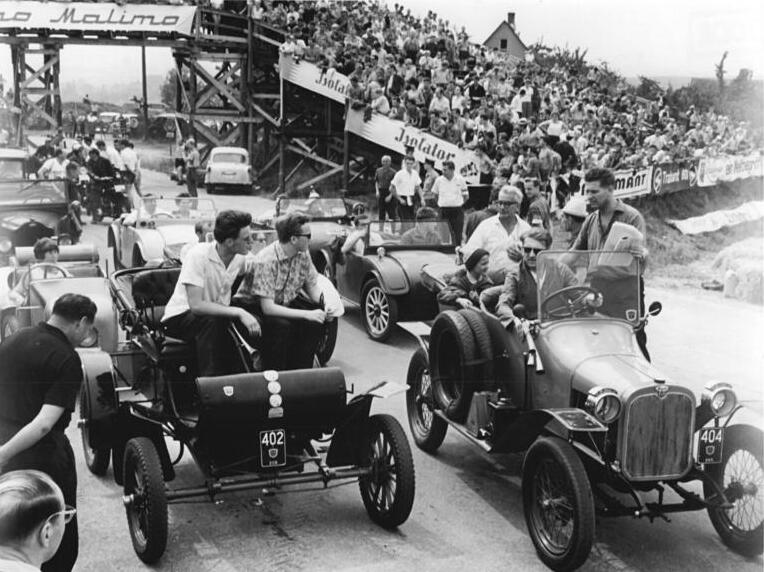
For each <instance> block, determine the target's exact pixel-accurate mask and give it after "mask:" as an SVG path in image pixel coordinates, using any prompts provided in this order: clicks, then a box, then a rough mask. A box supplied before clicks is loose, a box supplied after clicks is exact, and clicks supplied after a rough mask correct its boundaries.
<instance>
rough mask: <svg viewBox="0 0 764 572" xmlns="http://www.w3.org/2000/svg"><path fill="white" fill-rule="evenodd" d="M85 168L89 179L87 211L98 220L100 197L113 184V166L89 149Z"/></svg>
mask: <svg viewBox="0 0 764 572" xmlns="http://www.w3.org/2000/svg"><path fill="white" fill-rule="evenodd" d="M85 168H86V169H87V172H88V176H89V177H90V185H89V189H88V211H89V213H90V215H91V216H93V217H96V218H98V217H100V216H101V214H102V206H103V205H102V200H101V199H102V195H103V193H104V192H105V191H106V190H107V189H108V188H110V187H111V186H112V185H113V184H114V183H113V181H114V166H113V165H112V164H111V162H110V161H109V160H108V159H106V158H104V157H102V156H101V154H100V153H99V152H98V149H91V150H90V151H89V153H88V161H87V163H85Z"/></svg>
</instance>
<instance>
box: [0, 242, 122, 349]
mask: <svg viewBox="0 0 764 572" xmlns="http://www.w3.org/2000/svg"><path fill="white" fill-rule="evenodd" d="M15 260H16V266H14V267H13V268H10V269H9V270H8V271H7V273H6V274H5V280H4V281H3V282H2V283H1V284H0V339H5V338H6V337H8V336H10V335H12V334H13V333H14V332H16V331H17V330H18V329H19V328H23V327H26V326H32V325H35V324H37V323H38V322H42V321H45V320H47V319H48V318H49V317H50V314H51V311H52V310H53V304H54V303H55V301H56V300H57V299H58V298H59V296H61V295H62V294H66V293H70V292H74V293H78V294H85V295H86V296H88V297H90V299H92V300H93V301H94V302H95V304H96V306H97V308H98V312H97V314H96V320H95V327H94V330H93V336H89V337H88V338H87V339H86V340H85V341H84V342H83V343H82V345H83V347H95V346H98V345H101V347H103V348H104V349H105V350H107V351H113V350H114V349H116V338H117V320H116V317H115V315H114V309H113V307H112V302H111V294H110V292H109V283H108V280H107V279H106V277H105V274H104V272H103V269H102V268H101V266H100V265H99V260H98V250H97V249H96V248H95V246H93V245H90V244H77V245H67V246H59V257H58V262H56V263H52V262H35V258H34V253H33V252H32V247H22V248H17V249H16V256H15ZM19 284H20V286H21V287H20V288H19V290H20V295H21V297H22V298H23V300H21V299H18V297H14V296H11V295H10V292H11V291H12V290H13V289H14V288H16V286H17V285H19Z"/></svg>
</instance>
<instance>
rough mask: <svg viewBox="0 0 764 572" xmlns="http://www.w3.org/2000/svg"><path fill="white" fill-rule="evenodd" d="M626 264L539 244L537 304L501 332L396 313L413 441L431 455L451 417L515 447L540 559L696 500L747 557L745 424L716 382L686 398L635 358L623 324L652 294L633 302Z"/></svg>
mask: <svg viewBox="0 0 764 572" xmlns="http://www.w3.org/2000/svg"><path fill="white" fill-rule="evenodd" d="M639 275H640V268H639V262H638V260H636V259H634V258H632V255H631V254H629V253H627V252H617V253H616V252H612V253H605V252H543V253H541V254H540V255H539V256H538V259H537V278H536V280H537V284H538V297H537V300H536V303H537V306H536V307H537V308H538V311H537V315H535V316H525V317H522V316H523V315H524V313H525V309H524V308H522V307H520V306H516V307H515V318H514V320H513V321H509V324H508V327H507V328H505V324H506V322H505V323H504V324H503V323H502V322H500V321H499V320H498V319H496V318H495V317H494V316H492V315H490V314H488V313H486V312H485V311H479V310H477V309H475V310H472V309H467V310H458V311H455V310H447V311H444V312H443V313H441V314H440V315H439V316H438V317H437V318H436V319H435V321H434V322H433V324H432V327H431V328H430V326H429V325H427V324H424V323H409V324H401V326H402V327H404V328H405V329H407V330H408V331H409V332H411V333H412V334H414V335H415V336H416V337H417V339H418V340H419V342H420V345H421V347H420V348H419V349H418V350H417V351H416V353H415V354H414V356H413V357H412V360H411V363H410V366H409V372H408V383H409V386H410V390H409V392H408V394H407V409H408V417H409V423H410V426H411V432H412V434H413V436H414V440H415V441H416V443H417V445H418V446H419V447H420V448H422V449H423V450H425V451H427V452H435V451H436V450H437V449H438V448H439V447H440V445H441V444H442V442H443V439H444V437H445V435H446V431H447V429H448V427H449V426H450V427H453V428H455V429H456V430H457V431H458V432H459V433H461V434H462V435H464V436H466V437H467V438H468V439H469V440H470V441H471V442H472V443H474V444H475V445H477V446H479V447H480V448H482V449H483V450H485V451H487V452H489V453H516V452H523V451H524V452H525V458H524V462H523V469H522V495H523V506H524V511H525V518H526V522H527V525H528V530H529V532H530V536H531V539H532V541H533V543H534V545H535V547H536V550H537V552H538V554H539V556H540V558H541V559H542V561H543V562H544V563H546V564H547V565H548V566H550V567H551V568H554V569H559V570H567V569H573V568H576V567H578V566H580V565H581V564H582V563H583V562H584V561H585V560H586V558H587V556H588V554H589V551H590V549H591V546H592V542H593V539H594V525H595V514H598V515H602V516H621V515H624V516H633V517H647V518H648V519H650V520H651V521H652V520H653V519H655V518H666V515H667V514H669V513H672V512H679V511H690V510H703V509H706V510H707V511H708V514H709V516H710V519H711V522H712V524H713V526H714V528H715V529H716V530H717V532H718V534H719V535H720V537H721V539H722V541H723V542H724V543H725V544H727V545H728V546H729V547H730V548H732V549H733V550H735V551H737V552H739V553H741V554H744V555H756V554H761V553H762V545H763V543H764V533H763V532H762V522H763V521H764V489H763V487H764V467H763V466H762V447H763V446H764V444H763V441H762V432H761V429H760V423H759V421H758V420H756V421H753V423H751V424H749V423H748V422H747V421H749V420H748V419H745V418H744V415H745V416H747V415H748V414H747V413H741V412H740V410H741V405H740V404H739V403H738V401H737V398H736V394H735V392H734V390H733V388H732V387H731V386H730V385H729V384H728V383H724V382H710V383H709V384H707V385H706V387H705V389H704V391H703V393H702V395H701V397H700V399H699V400H698V399H697V398H696V395H695V394H694V393H693V391H692V390H691V389H688V388H687V387H684V386H682V385H680V384H678V383H676V382H673V381H672V380H670V379H668V378H667V377H666V376H665V375H663V374H662V373H661V372H660V371H658V369H657V368H655V367H654V366H653V365H652V364H651V363H650V362H648V361H647V360H646V359H645V357H644V356H643V355H642V352H641V351H640V348H639V346H638V344H637V341H636V337H635V328H639V327H642V326H643V325H644V322H645V321H646V319H647V316H648V315H656V314H657V313H658V312H659V311H660V305H659V304H658V303H653V304H652V305H651V307H650V309H649V310H648V311H647V312H646V313H645V312H644V309H643V308H642V307H641V304H640V299H641V297H640V283H639ZM563 277H564V278H565V280H562V278H563ZM564 284H567V286H564ZM530 318H533V319H530ZM733 420H734V421H733ZM691 481H700V482H701V483H702V488H703V496H702V497H701V496H700V495H698V494H696V493H694V492H693V491H691V490H689V489H688V488H687V487H686V483H689V482H691ZM669 490H670V491H672V492H671V493H668V494H665V493H667V491H669ZM648 495H649V496H650V497H652V498H648ZM669 496H671V497H675V498H670V499H669V498H667V497H669Z"/></svg>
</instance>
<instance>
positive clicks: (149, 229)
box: [106, 197, 217, 268]
mask: <svg viewBox="0 0 764 572" xmlns="http://www.w3.org/2000/svg"><path fill="white" fill-rule="evenodd" d="M216 216H217V209H216V208H215V203H214V201H212V200H211V199H203V198H196V197H174V198H162V197H145V198H143V199H141V200H140V201H139V202H138V204H137V205H136V209H135V210H134V211H133V212H131V213H129V214H127V215H123V216H122V218H120V219H119V220H115V221H114V222H113V223H112V224H111V225H110V226H109V230H108V234H107V239H106V242H107V246H109V247H111V248H114V261H115V265H116V266H117V267H118V268H124V267H128V268H129V267H135V266H145V265H146V263H148V262H150V261H151V262H154V263H156V262H161V261H162V260H163V259H164V258H165V248H166V247H168V246H172V245H184V244H187V243H189V242H196V240H197V237H196V235H195V234H194V225H195V224H196V223H197V222H198V221H200V220H202V221H210V222H211V223H212V222H214V220H215V217H216Z"/></svg>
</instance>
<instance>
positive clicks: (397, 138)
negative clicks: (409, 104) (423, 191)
mask: <svg viewBox="0 0 764 572" xmlns="http://www.w3.org/2000/svg"><path fill="white" fill-rule="evenodd" d="M363 116H364V112H363V110H353V109H348V110H347V119H346V120H345V129H346V130H347V131H350V132H351V133H354V134H356V135H358V136H360V137H363V138H364V139H368V140H369V141H371V142H373V143H376V144H377V145H380V146H382V147H386V148H388V149H390V150H391V151H393V152H395V153H399V154H401V155H404V154H405V153H406V147H409V146H411V147H413V148H414V158H415V159H416V160H417V161H420V162H423V161H424V160H425V159H432V160H433V161H435V168H436V169H441V168H442V164H443V161H453V162H454V164H455V165H456V170H457V172H458V173H460V174H461V175H462V177H464V180H465V181H467V183H468V184H477V183H478V180H479V179H480V173H479V171H478V156H477V154H476V153H474V152H472V151H465V150H464V149H460V148H459V147H457V146H456V145H454V144H453V143H449V142H448V141H446V140H444V139H441V138H439V137H435V136H434V135H432V134H430V133H427V132H425V131H422V130H421V129H417V128H416V127H413V126H411V125H409V124H408V123H405V122H403V121H399V120H397V119H390V118H389V117H386V116H384V115H379V114H377V113H375V114H373V115H372V117H371V119H369V120H368V121H364V119H363Z"/></svg>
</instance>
